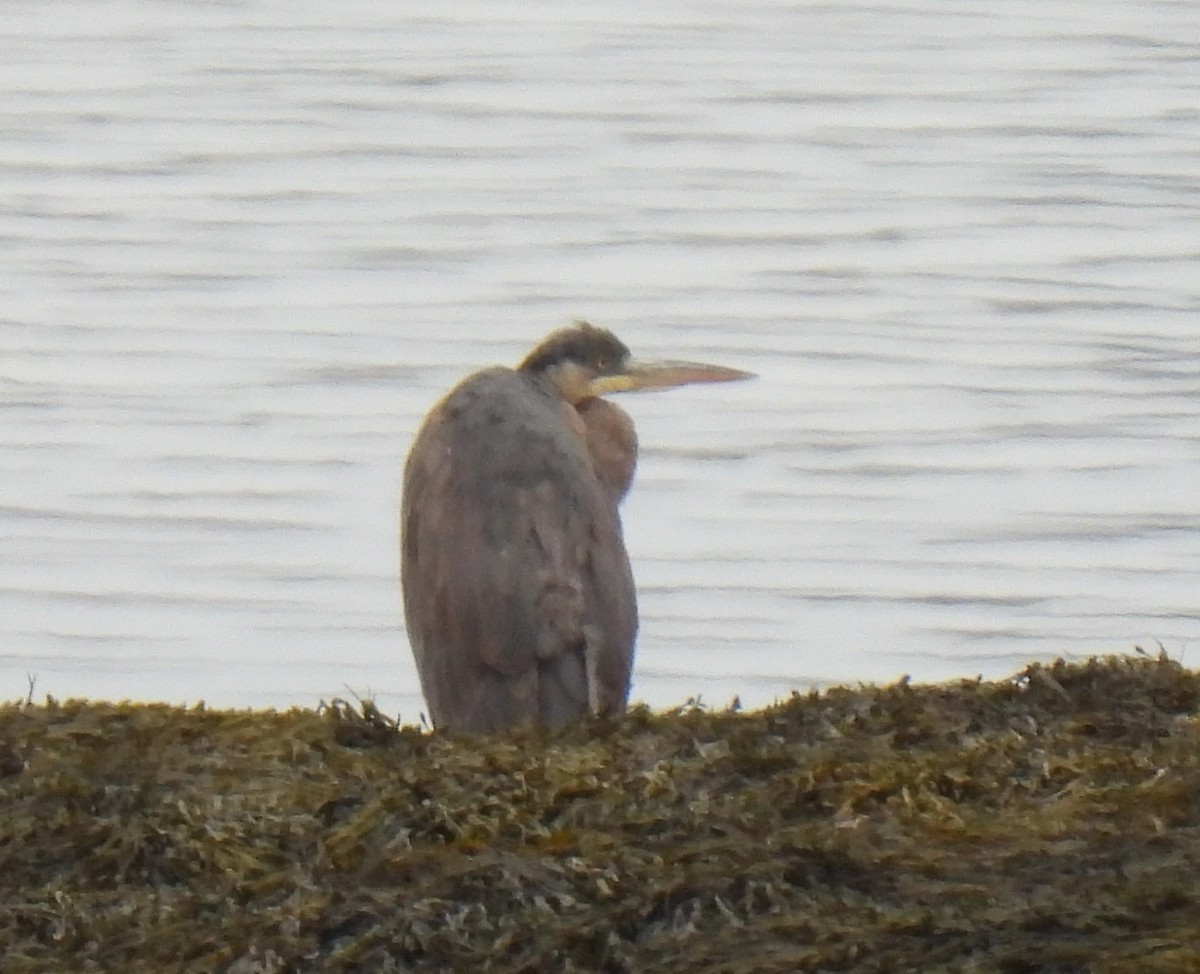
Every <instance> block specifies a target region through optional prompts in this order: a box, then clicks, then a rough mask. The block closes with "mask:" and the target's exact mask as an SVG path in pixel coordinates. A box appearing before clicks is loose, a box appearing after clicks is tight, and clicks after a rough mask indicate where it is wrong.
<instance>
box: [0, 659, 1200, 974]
mask: <svg viewBox="0 0 1200 974" xmlns="http://www.w3.org/2000/svg"><path fill="white" fill-rule="evenodd" d="M1198 710H1200V677H1197V675H1196V674H1194V673H1192V672H1190V671H1188V670H1186V669H1183V668H1182V667H1180V666H1179V665H1178V664H1176V663H1174V662H1171V661H1169V660H1166V659H1157V660H1153V659H1145V658H1134V659H1104V660H1094V661H1090V662H1087V663H1082V664H1066V663H1056V664H1054V665H1052V666H1033V667H1030V668H1029V669H1028V670H1027V671H1026V672H1025V673H1024V674H1023V675H1022V676H1020V677H1019V678H1017V679H1014V680H1009V681H1002V682H996V683H980V682H973V681H971V682H962V683H957V684H947V685H938V686H912V685H908V684H897V685H894V686H889V687H884V688H870V687H867V688H859V689H833V690H829V691H826V692H823V693H820V694H815V693H814V694H810V695H798V696H795V697H793V698H792V699H791V700H790V701H787V702H785V703H782V704H780V705H778V706H776V707H773V708H770V709H768V710H763V711H758V712H754V713H715V712H708V711H704V710H700V709H691V710H686V711H684V712H680V713H676V714H671V715H662V716H659V715H652V714H650V713H648V712H645V711H635V712H633V713H631V714H630V715H628V716H627V717H626V718H624V719H623V720H621V721H618V722H614V723H611V724H597V723H592V724H584V725H579V726H577V727H574V728H571V729H570V730H568V731H567V732H565V733H563V734H561V735H558V736H556V737H554V738H551V739H545V738H541V737H538V736H535V735H515V736H505V737H495V738H487V739H467V740H450V739H445V738H443V737H441V736H438V735H430V734H426V733H421V732H419V731H417V730H415V729H412V728H396V727H395V726H393V725H392V724H391V723H390V722H389V721H388V720H386V719H385V718H384V717H382V715H380V714H379V713H378V712H377V711H375V710H374V709H373V708H371V707H370V706H369V705H368V706H366V707H362V708H357V709H355V708H350V707H347V706H342V705H335V706H332V707H328V708H325V709H323V710H321V711H301V710H295V711H290V712H287V713H275V712H234V711H210V710H205V709H202V708H201V709H188V710H184V709H177V708H172V707H165V706H149V705H120V706H114V705H109V704H99V703H88V702H79V701H72V702H67V703H55V702H52V701H51V702H48V703H47V704H46V705H31V704H28V703H13V704H10V705H7V706H4V707H0V801H2V803H3V804H2V808H3V818H2V821H0V884H2V892H0V898H2V902H3V908H2V909H0V959H2V963H0V968H2V969H3V971H4V972H6V974H23V972H33V971H37V972H51V971H53V972H68V971H70V972H85V971H122V972H131V974H132V972H155V974H160V972H164V971H172V972H174V971H187V972H192V971H194V972H229V974H252V972H314V971H315V972H321V971H336V972H342V971H345V972H350V971H355V972H358V971H362V972H366V971H370V972H387V971H459V970H462V971H526V972H559V971H564V972H565V971H613V972H618V971H622V972H623V971H629V972H664V974H665V972H671V974H675V972H679V971H686V972H688V974H700V972H717V971H720V972H747V974H749V972H792V971H813V972H817V971H821V972H842V971H854V972H879V974H884V972H886V974H892V972H897V971H975V972H993V971H994V972H1006V974H1017V972H1034V971H1037V972H1081V974H1082V972H1121V971H1135V970H1136V971H1150V972H1200V721H1198V720H1197V716H1198Z"/></svg>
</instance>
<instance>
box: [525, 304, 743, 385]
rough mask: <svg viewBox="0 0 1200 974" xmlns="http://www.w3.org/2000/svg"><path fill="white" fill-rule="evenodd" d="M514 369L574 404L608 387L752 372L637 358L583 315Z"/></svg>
mask: <svg viewBox="0 0 1200 974" xmlns="http://www.w3.org/2000/svg"><path fill="white" fill-rule="evenodd" d="M517 370H518V371H520V372H524V373H526V374H528V375H534V376H537V377H538V378H541V379H543V380H544V381H546V382H548V383H550V385H552V386H553V387H554V389H555V390H557V392H558V393H559V395H561V396H562V397H563V398H564V399H565V400H566V401H567V402H569V403H571V404H572V405H574V404H576V403H580V402H583V401H584V400H586V399H593V398H595V397H597V396H602V395H604V394H605V393H609V392H632V391H635V390H639V389H670V388H673V387H674V386H681V385H687V384H689V383H692V382H730V381H733V380H735V379H748V378H750V377H751V375H752V373H750V372H741V371H739V370H738V369H727V368H723V367H722V366H719V365H704V364H702V363H699V362H635V361H633V359H632V358H631V356H630V354H629V349H628V348H627V347H626V346H625V344H624V342H622V341H621V340H620V339H619V338H617V336H616V335H614V334H613V333H612V332H611V331H609V330H608V329H607V328H597V327H596V326H595V325H591V324H588V322H586V321H577V322H575V323H574V324H573V325H570V326H569V327H567V328H560V329H559V330H558V331H555V332H551V333H550V334H549V335H547V336H546V338H544V339H543V340H542V341H541V343H539V344H538V346H537V347H536V348H535V349H534V350H533V351H532V352H530V353H529V354H528V355H527V356H526V357H525V359H524V361H522V362H521V364H520V365H518V366H517Z"/></svg>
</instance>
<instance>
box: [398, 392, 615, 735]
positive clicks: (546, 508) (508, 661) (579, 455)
mask: <svg viewBox="0 0 1200 974" xmlns="http://www.w3.org/2000/svg"><path fill="white" fill-rule="evenodd" d="M564 408H565V407H564V406H563V404H562V403H561V402H560V401H558V400H556V399H555V398H553V397H551V396H549V395H547V394H546V393H545V392H544V391H542V390H541V389H540V388H539V387H538V386H537V385H536V384H535V383H533V381H532V380H530V379H529V378H528V377H526V376H523V375H521V374H519V373H516V372H512V371H509V370H506V369H494V370H489V371H487V372H484V373H480V374H479V375H477V376H474V377H472V378H470V379H468V380H466V382H464V383H463V384H462V385H460V386H459V387H458V388H457V389H455V390H453V391H452V392H451V393H450V395H449V396H447V397H446V399H445V400H444V401H443V402H442V404H440V405H439V407H437V408H435V410H434V411H433V413H431V415H430V418H429V419H428V420H427V422H426V424H425V426H424V427H423V428H422V430H421V431H420V433H419V434H418V437H417V440H416V442H415V443H414V445H413V449H412V452H411V453H410V455H409V461H408V465H407V467H406V470H405V483H404V499H403V503H402V511H401V532H402V543H401V576H402V580H403V586H404V605H405V616H406V623H407V626H408V631H409V639H410V642H411V643H412V647H413V652H414V655H415V657H416V661H417V669H418V672H419V674H420V677H421V686H422V690H423V692H424V694H425V699H426V702H427V703H428V705H429V709H430V716H431V718H432V720H433V722H434V725H435V726H437V727H439V728H449V729H451V730H461V731H489V730H495V729H499V728H503V727H508V726H513V725H517V724H533V725H540V726H549V727H557V726H559V725H561V724H563V723H566V722H567V721H569V720H571V719H573V718H576V717H578V716H580V715H581V714H584V713H587V712H588V711H589V710H590V711H593V712H600V713H605V712H608V713H611V712H617V711H619V710H621V709H623V707H624V705H625V699H626V695H627V693H628V686H629V672H630V668H631V665H632V659H633V641H634V636H635V634H636V628H637V610H636V603H635V597H634V590H633V579H632V576H631V574H630V570H629V562H628V558H627V556H626V553H625V547H624V543H623V540H622V538H621V525H620V520H619V517H618V514H617V510H616V506H615V503H614V501H613V499H612V497H611V494H610V492H608V491H606V489H605V488H604V486H603V485H602V484H601V483H600V482H599V480H598V479H597V477H596V475H595V471H594V469H593V466H592V463H591V459H590V457H589V455H588V453H587V451H586V448H585V446H584V443H583V440H582V438H581V437H580V436H579V435H577V434H576V433H575V432H574V431H573V430H572V429H571V427H570V425H569V424H568V423H567V421H566V419H565V415H564V414H563V412H562V410H563V409H564Z"/></svg>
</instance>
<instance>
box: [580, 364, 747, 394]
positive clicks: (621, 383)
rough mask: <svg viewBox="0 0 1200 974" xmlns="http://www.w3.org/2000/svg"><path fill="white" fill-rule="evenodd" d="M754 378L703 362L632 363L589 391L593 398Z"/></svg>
mask: <svg viewBox="0 0 1200 974" xmlns="http://www.w3.org/2000/svg"><path fill="white" fill-rule="evenodd" d="M753 378H754V373H753V372H743V371H741V370H740V369H727V368H725V367H724V366H723V365H706V364H704V363H703V362H630V363H629V364H628V365H627V366H626V367H625V368H624V369H622V370H621V371H620V372H617V373H615V374H612V375H598V376H596V377H595V378H594V379H592V380H591V381H590V382H589V384H588V388H589V391H590V392H591V394H592V395H593V396H602V395H604V394H605V393H607V392H635V391H637V390H640V389H673V388H675V387H676V386H686V385H691V384H692V383H695V382H737V381H738V380H740V379H753Z"/></svg>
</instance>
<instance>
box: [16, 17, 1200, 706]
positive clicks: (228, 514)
mask: <svg viewBox="0 0 1200 974" xmlns="http://www.w3.org/2000/svg"><path fill="white" fill-rule="evenodd" d="M417 10H418V7H417V6H415V5H405V4H383V3H378V4H359V5H350V6H345V7H341V6H338V5H330V4H328V3H320V4H318V3H311V2H304V0H299V2H294V3H289V4H275V3H266V2H262V0H247V2H232V0H230V2H211V3H178V2H176V3H170V2H168V3H159V2H154V3H151V2H148V0H144V2H119V0H110V2H101V3H97V4H80V3H56V2H48V3H44V4H19V5H10V8H9V9H7V10H6V13H5V18H4V22H3V24H0V93H2V97H0V133H2V137H0V186H2V187H3V191H2V192H0V247H2V248H3V251H2V252H3V255H4V259H3V262H2V266H3V272H2V273H0V298H2V303H0V441H2V443H3V454H2V457H3V458H2V460H0V546H2V549H3V552H4V554H3V558H2V559H0V633H2V640H0V698H13V697H17V696H22V695H24V694H25V692H26V690H27V682H28V677H29V675H34V676H35V677H36V694H37V695H40V694H42V693H52V694H54V695H55V696H59V697H66V696H71V695H80V694H85V695H89V696H93V697H131V698H134V699H161V700H170V701H194V700H198V699H205V700H207V701H209V702H210V703H213V704H220V705H255V706H261V705H287V704H292V703H296V704H305V705H311V704H315V703H316V702H317V701H318V700H320V699H323V698H324V699H328V698H329V697H331V696H336V695H348V694H349V693H351V692H354V693H359V694H362V695H366V694H374V695H375V696H376V697H377V699H378V700H379V702H380V704H381V706H383V707H384V708H385V709H387V710H389V711H392V712H396V711H399V712H401V714H402V715H403V716H404V717H405V718H406V719H413V718H415V717H416V715H417V713H418V712H419V710H420V702H419V694H418V692H417V684H416V678H415V672H414V670H413V667H412V664H411V661H410V658H409V655H408V650H407V647H406V646H405V644H404V639H403V635H402V629H401V619H400V610H399V598H398V593H397V585H396V578H395V576H396V563H397V556H396V542H395V533H396V513H395V501H396V493H397V481H398V472H399V466H400V463H401V461H402V459H403V456H404V455H405V453H406V451H407V448H408V443H409V440H410V438H411V435H412V433H413V431H414V429H415V426H416V424H417V422H418V421H419V418H420V416H421V415H422V414H423V413H424V411H425V410H426V409H427V408H428V407H429V405H430V404H431V403H432V402H433V401H434V400H435V399H436V398H437V396H438V395H439V394H440V393H441V392H442V391H444V390H445V389H446V388H447V387H448V386H449V385H450V384H452V383H453V382H454V381H455V380H456V379H457V378H458V377H459V376H460V375H462V374H464V373H465V372H468V371H471V370H473V369H475V368H478V367H481V366H484V365H489V364H493V363H496V362H504V363H511V362H513V361H515V360H516V359H518V358H519V357H520V356H521V355H522V354H523V352H524V351H525V349H526V348H527V346H528V345H529V344H530V343H531V342H532V341H534V340H536V339H537V338H538V337H539V336H540V335H541V334H542V333H544V332H546V331H548V330H550V329H551V328H553V327H556V326H558V325H560V324H562V323H564V322H565V321H567V320H569V319H570V318H572V317H588V318H590V319H592V320H594V321H597V322H599V323H602V324H605V325H608V326H610V327H612V328H613V329H614V330H615V331H617V333H618V334H620V335H621V337H622V338H624V339H625V341H626V342H627V343H628V344H629V345H630V346H632V347H633V349H634V351H635V353H637V354H638V355H640V356H643V357H655V356H666V357H675V358H699V359H709V360H712V361H717V362H722V363H724V364H728V365H732V366H735V367H740V368H745V369H751V370H754V371H756V372H758V373H759V374H760V378H759V379H758V380H757V381H756V382H754V383H746V384H741V385H729V386H709V387H694V388H690V389H685V390H678V391H675V392H670V393H661V394H647V395H644V396H640V397H635V398H626V399H625V400H623V404H624V405H625V406H626V407H627V408H629V409H630V410H631V411H632V412H633V414H634V416H635V418H636V420H637V422H638V425H639V430H640V434H641V438H642V441H643V450H644V453H643V457H642V463H641V468H640V473H639V480H638V483H637V485H636V487H635V490H634V493H633V495H632V496H631V497H630V499H629V500H628V501H627V503H626V506H625V521H626V530H627V534H628V540H629V546H630V549H631V552H632V556H633V559H634V567H635V573H636V575H637V579H638V582H639V588H640V593H641V603H642V608H643V612H642V615H643V619H642V635H641V639H640V644H639V660H638V679H637V683H636V686H635V690H634V696H635V698H638V699H642V700H646V701H649V702H650V703H652V704H655V705H669V704H673V703H678V702H680V701H682V700H683V699H685V698H687V697H688V696H691V695H694V694H697V693H699V694H703V697H704V699H705V700H708V701H711V702H713V703H715V704H724V703H726V702H727V701H728V700H730V699H731V698H732V697H733V696H734V695H735V694H736V695H740V697H741V699H742V701H743V703H746V704H760V703H764V702H766V701H769V700H771V699H772V698H774V697H776V696H780V695H784V694H786V693H787V692H788V691H789V690H790V689H791V688H794V687H807V686H809V685H812V684H814V683H822V682H825V681H829V680H838V681H843V680H857V679H870V680H891V679H894V678H896V677H898V676H899V675H901V674H904V673H910V674H912V675H913V676H914V677H915V678H918V679H935V678H937V679H940V678H944V677H952V676H973V675H975V674H977V673H982V674H985V675H987V676H999V675H1003V674H1006V673H1010V672H1012V671H1014V670H1016V669H1018V668H1019V667H1020V666H1021V665H1022V664H1023V663H1025V662H1027V661H1029V660H1032V659H1045V658H1050V657H1054V656H1057V655H1060V654H1089V653H1095V652H1123V651H1128V650H1130V649H1132V647H1133V646H1134V645H1135V644H1140V645H1142V646H1145V647H1146V648H1148V649H1152V650H1153V651H1157V646H1158V643H1160V642H1161V644H1162V645H1163V647H1165V648H1166V650H1167V651H1168V652H1170V653H1171V654H1172V655H1174V656H1181V657H1183V659H1184V661H1185V662H1193V663H1194V662H1197V657H1196V650H1195V648H1194V644H1195V642H1196V640H1197V639H1198V638H1200V513H1198V504H1200V501H1198V498H1200V476H1198V472H1200V314H1198V312H1200V269H1198V266H1197V258H1198V257H1200V154H1198V153H1197V147H1198V146H1200V30H1198V28H1197V22H1196V14H1195V10H1196V8H1195V5H1194V4H1192V3H1190V2H1140V0H1139V2H1132V0H1131V2H1105V0H1099V2H1094V0H1092V2H1086V3H1085V2H1067V0H1054V2H1038V3H1032V2H1020V0H1018V2H1016V3H1011V4H999V5H997V4H993V5H988V6H987V7H986V8H984V7H982V6H980V7H963V5H961V4H950V3H937V2H924V3H922V2H918V0H908V2H899V3H895V4H874V5H872V4H868V5H849V4H841V3H821V4H795V3H772V2H766V0H764V2H725V3H720V2H711V3H701V2H696V3H682V2H670V0H668V2H666V3H660V4H654V5H646V4H632V3H627V2H623V0H616V2H615V3H610V4H606V5H602V6H597V5H595V4H590V3H589V4H584V3H572V2H566V0H558V2H555V0H550V2H545V3H537V4H528V5H524V6H518V5H496V4H493V3H482V2H467V0H449V2H447V3H444V4H440V5H436V6H434V5H427V6H426V8H425V10H426V12H425V13H419V12H417Z"/></svg>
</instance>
